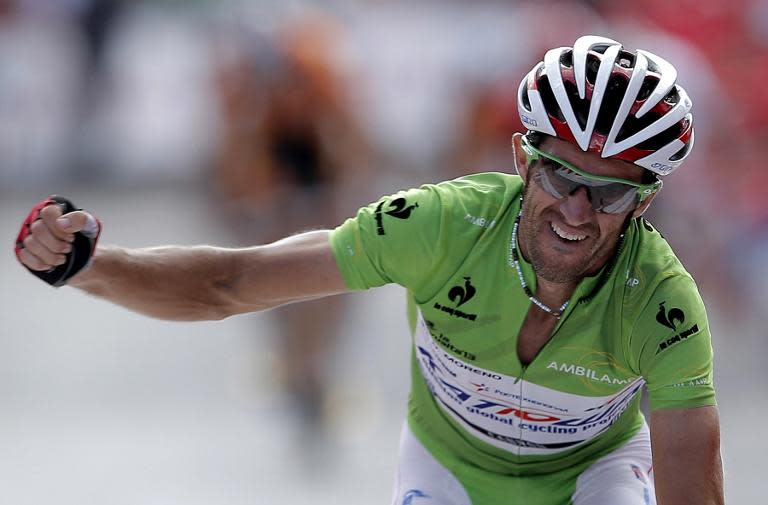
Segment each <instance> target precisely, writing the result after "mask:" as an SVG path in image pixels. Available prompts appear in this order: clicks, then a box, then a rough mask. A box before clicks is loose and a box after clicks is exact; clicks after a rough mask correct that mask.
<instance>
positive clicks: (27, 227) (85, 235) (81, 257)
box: [15, 195, 101, 287]
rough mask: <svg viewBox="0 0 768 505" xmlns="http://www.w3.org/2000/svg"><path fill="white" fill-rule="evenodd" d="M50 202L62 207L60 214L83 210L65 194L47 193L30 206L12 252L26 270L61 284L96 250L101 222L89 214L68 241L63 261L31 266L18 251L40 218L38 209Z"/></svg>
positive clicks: (81, 267)
mask: <svg viewBox="0 0 768 505" xmlns="http://www.w3.org/2000/svg"><path fill="white" fill-rule="evenodd" d="M49 205H58V206H59V207H61V210H62V214H68V213H70V212H74V211H78V210H82V209H80V208H78V207H76V206H75V205H74V204H73V203H72V202H71V201H69V200H67V199H66V198H64V197H61V196H57V195H52V196H49V197H48V198H46V199H45V200H43V201H42V202H40V203H38V204H37V205H35V206H34V207H32V210H31V211H30V212H29V215H28V216H27V218H26V219H25V220H24V223H23V224H22V225H21V230H20V231H19V235H18V237H16V247H15V252H16V258H17V259H18V260H19V262H21V264H22V265H24V267H25V268H26V269H27V270H29V271H30V272H32V274H34V275H35V276H37V277H39V278H40V279H42V280H43V281H45V282H47V283H48V284H50V285H51V286H54V287H60V286H63V285H65V284H66V283H67V281H68V280H69V279H71V278H72V277H74V276H75V275H76V274H77V273H78V272H80V271H81V270H82V269H83V268H85V267H86V266H88V263H89V262H90V260H91V257H92V256H93V253H94V251H95V250H96V243H97V242H98V240H99V235H100V234H101V222H100V221H99V220H98V219H96V218H92V217H90V219H89V220H88V222H87V223H86V225H85V227H84V228H83V229H82V230H80V231H77V232H75V233H74V240H73V241H72V242H71V247H72V249H71V251H70V252H68V253H66V261H65V262H64V264H62V265H58V266H54V267H52V268H51V269H49V270H33V269H32V268H30V267H29V266H28V265H26V264H25V263H24V262H23V261H22V259H21V257H20V254H21V251H22V250H24V248H25V242H24V240H25V239H26V238H27V237H28V236H30V235H32V234H33V232H32V225H33V224H34V223H35V222H36V221H38V220H40V213H41V212H42V210H43V209H44V208H46V207H48V206H49Z"/></svg>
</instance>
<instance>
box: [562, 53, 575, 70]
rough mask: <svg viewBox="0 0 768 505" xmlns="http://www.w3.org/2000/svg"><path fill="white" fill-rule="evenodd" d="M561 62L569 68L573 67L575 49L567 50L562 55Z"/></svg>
mask: <svg viewBox="0 0 768 505" xmlns="http://www.w3.org/2000/svg"><path fill="white" fill-rule="evenodd" d="M560 64H561V65H562V66H564V67H567V68H573V51H565V52H563V55H562V56H560Z"/></svg>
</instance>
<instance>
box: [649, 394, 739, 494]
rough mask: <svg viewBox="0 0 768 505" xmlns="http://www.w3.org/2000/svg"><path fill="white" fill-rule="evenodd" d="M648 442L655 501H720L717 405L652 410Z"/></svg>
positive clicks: (720, 480)
mask: <svg viewBox="0 0 768 505" xmlns="http://www.w3.org/2000/svg"><path fill="white" fill-rule="evenodd" d="M651 445H652V451H653V473H654V480H655V485H656V497H657V501H658V504H659V505H723V502H724V498H723V466H722V462H721V460H720V424H719V420H718V413H717V407H699V408H691V409H669V410H656V411H654V412H652V413H651Z"/></svg>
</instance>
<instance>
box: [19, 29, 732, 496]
mask: <svg viewBox="0 0 768 505" xmlns="http://www.w3.org/2000/svg"><path fill="white" fill-rule="evenodd" d="M676 80H677V73H676V71H675V69H674V67H672V65H670V64H669V63H668V62H666V61H665V60H663V59H662V58H660V57H658V56H656V55H654V54H651V53H648V52H645V51H641V50H638V51H636V52H630V51H627V50H626V49H624V48H623V47H622V46H621V45H620V44H619V43H617V42H615V41H613V40H610V39H606V38H602V37H595V36H587V37H582V38H580V39H578V40H577V41H576V43H575V44H574V46H573V47H561V48H556V49H552V50H550V51H548V52H547V53H546V55H545V57H544V60H543V61H542V62H541V63H539V64H538V65H536V66H535V67H534V68H533V69H532V70H531V72H530V73H529V74H528V75H527V76H526V77H525V78H524V79H523V81H522V83H521V84H520V87H519V89H518V106H519V111H520V117H521V120H522V122H523V124H524V125H526V127H527V128H528V130H529V131H528V133H527V134H526V135H520V134H516V135H514V137H513V153H514V156H513V162H514V163H515V166H516V170H517V172H518V174H519V175H511V174H501V173H486V174H478V175H473V176H468V177H464V178H459V179H456V180H454V181H448V182H444V183H440V184H436V185H425V186H423V187H421V188H418V189H412V190H409V191H403V192H400V193H397V194H396V195H393V196H390V197H385V198H383V199H381V200H380V201H378V202H376V203H374V204H372V205H371V206H369V207H366V208H363V209H361V210H360V212H359V213H358V215H357V216H356V217H355V218H352V219H349V220H347V221H346V222H345V223H344V224H342V225H341V226H339V227H338V228H337V229H336V230H333V231H314V232H309V233H304V234H300V235H296V236H294V237H290V238H287V239H284V240H281V241H278V242H276V243H273V244H269V245H265V246H258V247H252V248H247V249H237V250H232V249H222V248H215V247H191V248H190V247H162V248H152V249H140V250H128V249H124V248H118V247H99V248H98V249H96V240H97V238H98V235H99V231H100V228H101V225H100V223H99V222H98V221H97V220H96V219H95V218H94V217H93V216H92V215H91V214H89V213H87V212H84V211H81V210H77V209H76V208H75V207H74V206H73V205H72V204H71V202H69V201H67V200H66V199H63V198H60V197H51V198H49V199H47V200H45V201H43V202H41V203H40V204H38V205H37V206H35V207H34V208H33V210H32V212H31V213H30V215H29V216H28V218H27V220H26V221H25V223H24V225H23V226H22V229H21V232H20V233H19V236H18V239H17V242H16V254H17V256H18V258H19V260H20V261H21V262H22V264H24V265H25V266H26V267H27V268H28V269H29V270H30V271H32V272H33V273H35V274H36V275H37V276H39V277H41V278H42V279H43V280H45V281H46V282H48V283H50V284H52V285H56V286H59V285H63V284H65V283H69V285H71V286H74V287H76V288H78V289H82V290H84V291H86V292H88V293H91V294H94V295H96V296H100V297H103V298H106V299H107V300H110V301H112V302H115V303H119V304H121V305H124V306H126V307H128V308H131V309H133V310H137V311H140V312H143V313H145V314H148V315H151V316H154V317H159V318H164V319H183V320H203V319H221V318H224V317H227V316H230V315H234V314H240V313H244V312H252V311H257V310H263V309H267V308H270V307H275V306H277V305H281V304H284V303H290V302H295V301H301V300H306V299H312V298H317V297H321V296H328V295H333V294H338V293H343V292H347V291H350V290H360V289H368V288H371V287H375V286H380V285H383V284H386V283H391V282H394V283H398V284H401V285H403V286H405V287H406V288H407V289H408V299H409V319H410V322H411V327H412V331H413V348H412V361H411V364H412V366H411V371H412V390H411V396H410V401H409V413H408V421H407V423H406V425H405V427H404V429H403V437H402V440H401V455H400V463H399V468H398V477H397V484H396V487H395V497H394V502H393V503H394V504H396V505H400V504H418V503H424V504H425V505H426V504H429V503H432V504H436V505H437V504H451V505H470V504H472V505H500V504H508V505H517V504H525V505H562V504H574V505H649V504H653V503H657V504H659V505H683V504H695V505H717V504H721V503H723V491H722V468H721V463H720V455H719V424H718V415H717V409H716V406H715V398H714V390H713V385H712V349H711V344H710V335H709V327H708V323H707V318H706V311H705V309H704V305H703V303H702V301H701V297H700V296H699V293H698V291H697V289H696V285H695V283H694V281H693V279H692V278H691V276H690V275H689V274H688V273H687V272H686V271H685V269H684V268H683V267H682V265H681V264H680V262H679V261H678V260H677V258H676V257H675V255H674V253H673V252H672V250H671V249H670V247H669V245H668V244H667V242H666V241H665V240H664V239H663V238H662V237H661V235H660V234H659V233H658V232H657V231H656V230H655V229H654V228H653V226H651V225H650V224H649V223H648V222H647V221H645V220H644V219H643V218H642V217H641V216H642V214H643V212H644V211H645V210H646V209H647V208H648V205H649V204H650V203H651V201H652V200H653V199H654V198H655V197H656V195H657V194H658V192H659V190H660V189H661V185H662V184H661V180H660V179H659V177H661V176H666V175H668V174H670V173H671V172H672V171H674V170H675V169H676V168H677V167H678V166H679V165H680V164H681V163H682V162H683V161H684V159H685V158H686V157H687V155H688V153H689V152H690V148H691V147H692V145H693V139H694V136H693V127H692V116H691V113H690V109H691V101H690V99H689V98H688V96H687V95H686V93H685V91H684V90H683V88H681V87H680V86H678V85H677V84H676ZM94 252H95V254H93V253H94ZM86 266H87V267H88V268H85V267H86ZM643 387H646V388H647V390H648V394H649V400H650V409H651V416H650V428H649V427H648V426H647V425H646V422H645V419H644V417H643V416H642V414H641V413H640V410H639V392H640V391H641V390H642V389H643Z"/></svg>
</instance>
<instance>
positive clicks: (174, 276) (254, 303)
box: [69, 231, 346, 321]
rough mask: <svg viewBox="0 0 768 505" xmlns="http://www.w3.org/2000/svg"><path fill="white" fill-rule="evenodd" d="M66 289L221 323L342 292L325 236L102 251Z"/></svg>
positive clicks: (168, 315)
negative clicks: (250, 244)
mask: <svg viewBox="0 0 768 505" xmlns="http://www.w3.org/2000/svg"><path fill="white" fill-rule="evenodd" d="M69 285H71V286H73V287H75V288H78V289H81V290H83V291H85V292H87V293H90V294H92V295H95V296H98V297H100V298H104V299H106V300H109V301H110V302H113V303H116V304H119V305H122V306H124V307H127V308H129V309H132V310H135V311H137V312H140V313H142V314H146V315H149V316H152V317H157V318H160V319H172V320H180V321H201V320H217V319H223V318H225V317H227V316H231V315H234V314H242V313H245V312H255V311H258V310H264V309H268V308H271V307H276V306H278V305H283V304H286V303H291V302H297V301H302V300H310V299H314V298H319V297H323V296H328V295H332V294H338V293H343V292H345V291H346V285H345V283H344V280H343V278H342V277H341V274H340V272H339V270H338V267H337V266H336V261H335V259H334V257H333V253H332V251H331V247H330V245H329V242H328V232H327V231H314V232H308V233H303V234H300V235H295V236H293V237H289V238H286V239H283V240H280V241H278V242H275V243H273V244H268V245H263V246H258V247H250V248H246V249H225V248H218V247H210V246H197V247H178V246H169V247H157V248H151V249H122V248H118V247H100V248H99V249H98V250H97V253H96V255H95V256H94V258H93V261H92V263H91V265H90V266H89V267H88V268H87V269H86V270H85V271H83V272H82V273H80V274H78V275H77V276H75V277H73V278H72V279H71V281H70V283H69Z"/></svg>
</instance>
